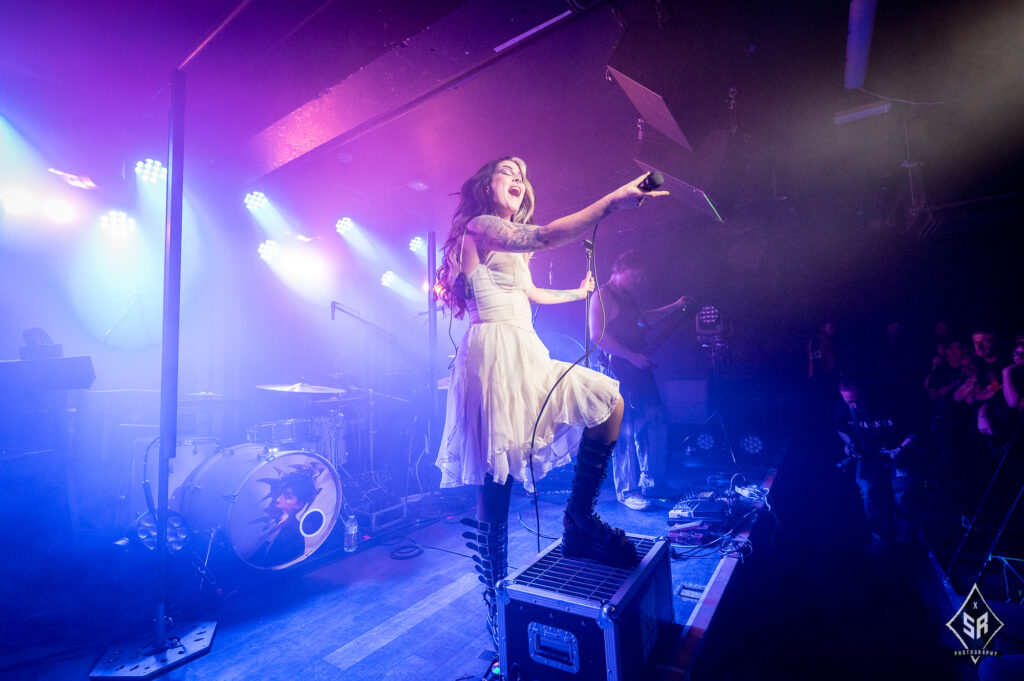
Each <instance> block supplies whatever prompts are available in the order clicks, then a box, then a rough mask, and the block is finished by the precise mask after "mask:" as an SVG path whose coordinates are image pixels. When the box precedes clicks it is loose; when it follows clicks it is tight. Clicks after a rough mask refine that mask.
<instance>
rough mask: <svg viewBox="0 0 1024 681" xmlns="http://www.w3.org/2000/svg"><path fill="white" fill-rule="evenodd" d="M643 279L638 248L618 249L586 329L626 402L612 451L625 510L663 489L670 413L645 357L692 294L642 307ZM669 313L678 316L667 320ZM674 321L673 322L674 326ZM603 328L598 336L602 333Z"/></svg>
mask: <svg viewBox="0 0 1024 681" xmlns="http://www.w3.org/2000/svg"><path fill="white" fill-rule="evenodd" d="M645 279H646V268H645V265H644V261H643V258H642V257H641V256H640V254H639V253H638V252H637V251H634V250H629V251H625V252H623V253H620V254H619V256H618V257H617V258H616V259H615V263H614V264H613V265H612V275H611V278H610V279H609V281H608V282H607V283H605V284H603V285H602V286H601V292H602V294H603V296H602V297H603V301H604V316H602V314H601V313H602V310H601V306H600V305H591V308H590V331H591V335H592V336H593V337H594V338H600V346H599V347H600V348H601V349H602V350H604V351H605V352H606V353H608V355H609V363H608V364H609V368H610V370H611V371H610V373H611V374H612V375H613V376H614V377H615V378H617V379H618V380H619V392H620V393H621V394H622V398H623V400H624V401H625V403H626V410H625V414H624V416H623V421H622V432H621V434H620V435H619V442H618V446H617V447H616V448H615V452H614V454H613V455H612V472H613V478H614V480H615V498H616V499H618V501H619V502H620V503H622V504H624V505H625V506H626V507H627V508H630V509H632V510H635V511H642V510H645V509H646V508H648V507H649V506H650V502H649V501H648V500H647V499H645V498H644V492H645V491H647V492H648V493H652V492H653V493H657V491H656V487H660V488H661V490H662V491H665V488H666V486H665V484H664V483H665V481H664V473H665V463H666V459H667V448H668V414H667V412H666V410H665V405H664V404H663V403H662V401H661V394H660V393H659V391H658V384H657V382H656V381H655V380H654V371H653V369H654V365H652V364H651V360H650V359H649V358H648V356H647V355H648V353H650V352H653V350H654V346H656V345H658V344H660V342H661V341H663V340H665V338H667V337H668V334H669V333H671V332H673V331H675V328H676V325H677V324H678V322H681V321H682V318H683V314H684V313H685V311H686V309H687V307H689V306H691V303H690V298H688V297H687V296H681V297H680V298H679V299H678V300H676V301H675V302H674V303H670V304H669V305H665V306H664V307H659V308H657V309H653V310H645V309H643V308H642V307H641V306H640V304H639V303H638V302H637V300H636V295H637V294H638V293H639V291H640V288H641V287H642V285H643V283H644V281H645ZM670 316H674V317H677V318H678V319H674V320H671V321H670V320H668V318H669V317H670ZM661 320H665V322H666V324H667V326H664V327H663V328H662V334H663V335H664V338H660V339H658V340H655V341H654V342H653V343H652V339H651V338H650V337H649V334H648V332H649V331H650V327H651V325H652V324H654V323H656V322H659V321H661ZM672 321H674V322H676V323H675V324H672ZM602 329H603V330H604V335H603V337H602V335H601V332H602Z"/></svg>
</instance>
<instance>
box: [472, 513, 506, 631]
mask: <svg viewBox="0 0 1024 681" xmlns="http://www.w3.org/2000/svg"><path fill="white" fill-rule="evenodd" d="M461 522H462V524H463V525H466V526H467V527H470V528H472V529H473V531H472V532H463V533H462V536H463V537H465V538H466V539H469V540H470V541H468V542H466V546H467V547H468V548H469V550H470V551H473V552H474V553H475V554H476V555H475V556H473V563H474V566H473V567H474V568H476V571H477V573H478V574H477V579H479V580H480V582H481V583H482V584H483V585H484V605H486V606H487V631H489V632H490V634H491V639H492V640H493V641H494V645H495V649H496V650H497V646H498V601H497V596H496V593H495V586H496V585H497V584H498V582H499V581H500V580H502V579H504V578H505V577H506V576H507V575H508V523H507V522H502V523H488V522H484V521H482V520H470V519H469V518H463V519H462V521H461Z"/></svg>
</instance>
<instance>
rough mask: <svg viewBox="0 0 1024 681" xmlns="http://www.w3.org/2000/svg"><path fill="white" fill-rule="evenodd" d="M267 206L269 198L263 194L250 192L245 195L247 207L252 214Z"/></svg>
mask: <svg viewBox="0 0 1024 681" xmlns="http://www.w3.org/2000/svg"><path fill="white" fill-rule="evenodd" d="M265 205H267V197H266V195H264V193H263V192H249V193H248V194H246V195H245V207H246V208H248V209H249V210H251V211H252V212H254V213H255V212H256V211H258V210H259V209H260V208H263V206H265Z"/></svg>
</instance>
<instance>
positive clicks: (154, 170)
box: [135, 158, 167, 184]
mask: <svg viewBox="0 0 1024 681" xmlns="http://www.w3.org/2000/svg"><path fill="white" fill-rule="evenodd" d="M135 174H136V175H138V176H139V179H140V180H142V181H143V182H152V183H153V184H156V183H157V182H159V181H161V180H166V179H167V168H165V167H164V166H163V164H162V163H160V161H155V160H153V159H151V158H147V159H146V160H145V161H139V162H138V163H136V164H135Z"/></svg>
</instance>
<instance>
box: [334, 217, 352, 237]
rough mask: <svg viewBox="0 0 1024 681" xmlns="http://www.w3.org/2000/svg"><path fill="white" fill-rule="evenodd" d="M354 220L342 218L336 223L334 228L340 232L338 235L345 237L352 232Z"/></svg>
mask: <svg viewBox="0 0 1024 681" xmlns="http://www.w3.org/2000/svg"><path fill="white" fill-rule="evenodd" d="M352 225H353V223H352V218H341V219H340V220H338V221H337V222H336V223H334V228H335V229H336V230H337V231H338V234H340V235H342V236H345V235H346V234H348V233H349V232H350V231H352Z"/></svg>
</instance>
